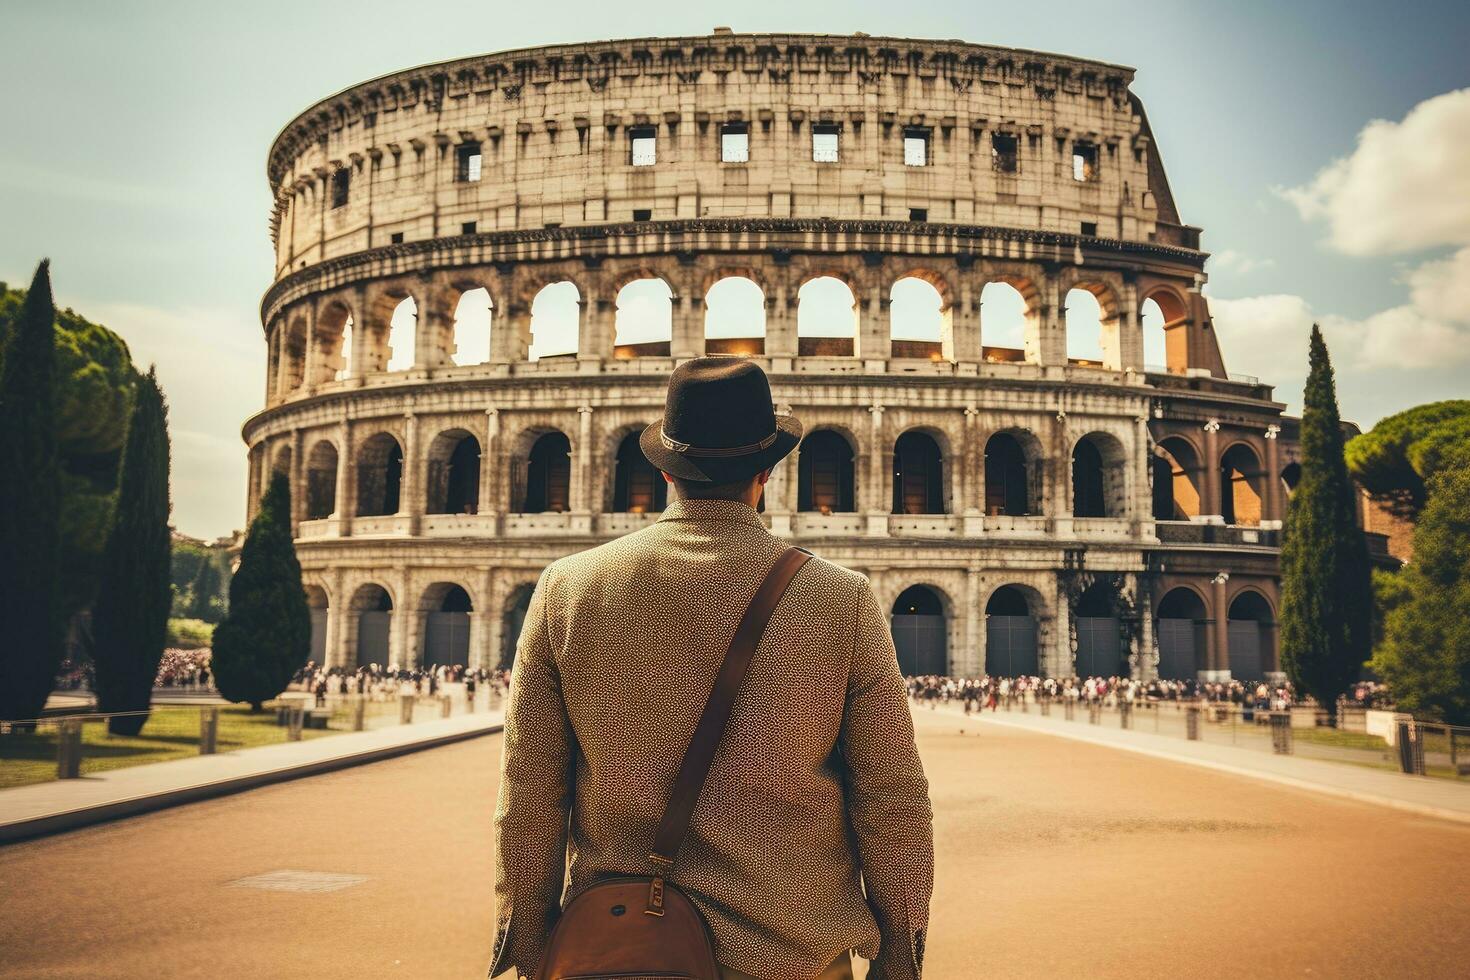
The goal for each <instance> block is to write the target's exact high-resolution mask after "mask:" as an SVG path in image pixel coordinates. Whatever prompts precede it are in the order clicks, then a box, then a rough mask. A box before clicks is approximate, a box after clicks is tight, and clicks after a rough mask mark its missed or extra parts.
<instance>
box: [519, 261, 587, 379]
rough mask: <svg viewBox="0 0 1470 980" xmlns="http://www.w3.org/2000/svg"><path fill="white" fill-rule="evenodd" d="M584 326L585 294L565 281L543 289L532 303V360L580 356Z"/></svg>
mask: <svg viewBox="0 0 1470 980" xmlns="http://www.w3.org/2000/svg"><path fill="white" fill-rule="evenodd" d="M581 323H582V294H581V293H580V292H579V291H578V290H577V286H576V284H575V283H573V282H570V281H567V280H563V281H562V282H554V283H551V284H550V285H548V286H543V287H541V291H540V292H538V293H537V294H536V298H535V299H533V300H532V301H531V347H530V351H529V352H528V357H529V359H530V360H533V361H538V360H540V359H541V358H543V357H563V356H566V355H569V354H575V353H577V340H578V334H579V333H580V327H581Z"/></svg>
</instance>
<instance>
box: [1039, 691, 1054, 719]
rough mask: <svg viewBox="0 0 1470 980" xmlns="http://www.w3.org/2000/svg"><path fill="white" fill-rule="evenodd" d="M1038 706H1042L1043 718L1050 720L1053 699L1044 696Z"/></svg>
mask: <svg viewBox="0 0 1470 980" xmlns="http://www.w3.org/2000/svg"><path fill="white" fill-rule="evenodd" d="M1037 704H1039V705H1040V706H1041V716H1042V717H1043V718H1050V717H1051V698H1049V697H1045V696H1043V697H1042V698H1041V700H1040V701H1038V702H1037Z"/></svg>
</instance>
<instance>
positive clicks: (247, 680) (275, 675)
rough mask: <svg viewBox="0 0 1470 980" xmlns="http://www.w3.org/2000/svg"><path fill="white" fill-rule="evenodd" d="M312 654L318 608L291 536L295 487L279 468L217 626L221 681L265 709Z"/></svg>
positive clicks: (228, 691)
mask: <svg viewBox="0 0 1470 980" xmlns="http://www.w3.org/2000/svg"><path fill="white" fill-rule="evenodd" d="M310 652H311V612H310V610H308V609H307V606H306V591H305V590H304V589H303V588H302V586H301V564H300V563H299V562H298V561H297V560H296V546H295V545H294V544H293V543H292V541H291V487H290V484H289V483H288V482H287V481H286V477H285V476H284V475H283V474H277V475H276V476H275V478H274V479H272V480H271V485H270V489H269V490H268V491H266V495H265V498H264V499H263V500H262V501H261V504H260V512H259V513H258V514H256V515H255V520H254V521H252V522H251V523H250V530H249V533H248V534H247V535H246V537H245V547H244V548H242V549H241V551H240V568H239V570H238V571H236V572H235V575H234V577H233V578H232V579H231V580H230V611H229V613H227V614H226V616H225V619H224V621H223V622H222V623H220V624H219V626H217V627H215V631H214V653H213V658H212V660H211V669H212V670H213V671H214V679H215V685H216V686H217V687H218V688H219V692H220V694H221V695H223V696H224V697H225V698H227V699H228V700H230V701H243V702H248V703H249V704H250V707H251V709H252V710H254V711H259V710H260V707H261V704H262V703H263V702H265V701H267V700H268V699H270V698H273V697H275V696H276V695H277V694H280V693H281V692H282V691H284V690H285V689H286V685H287V684H289V683H290V682H291V677H292V676H293V675H294V674H295V673H296V671H298V670H300V669H301V668H302V667H303V666H305V665H306V658H307V656H308V655H309V654H310Z"/></svg>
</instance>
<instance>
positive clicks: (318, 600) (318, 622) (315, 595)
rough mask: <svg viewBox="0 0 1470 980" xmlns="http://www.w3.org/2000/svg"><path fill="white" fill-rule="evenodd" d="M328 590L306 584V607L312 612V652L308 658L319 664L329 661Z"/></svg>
mask: <svg viewBox="0 0 1470 980" xmlns="http://www.w3.org/2000/svg"><path fill="white" fill-rule="evenodd" d="M328 605H329V603H328V601H327V590H326V589H324V588H322V587H321V586H320V585H308V586H306V608H307V610H308V611H309V612H310V613H311V653H310V654H309V655H308V656H307V659H308V660H310V661H312V662H313V663H315V664H317V665H318V666H320V665H322V664H325V663H326V662H327V607H328Z"/></svg>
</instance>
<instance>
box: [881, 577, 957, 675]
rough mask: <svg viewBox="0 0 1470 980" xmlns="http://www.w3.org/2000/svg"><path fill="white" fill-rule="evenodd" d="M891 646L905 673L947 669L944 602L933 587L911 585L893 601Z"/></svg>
mask: <svg viewBox="0 0 1470 980" xmlns="http://www.w3.org/2000/svg"><path fill="white" fill-rule="evenodd" d="M892 629H893V646H894V647H895V649H896V650H897V651H898V669H899V671H900V672H901V673H902V674H903V675H904V676H905V677H915V676H923V675H928V674H941V675H943V674H947V673H948V672H949V667H948V664H949V657H948V643H949V628H948V624H947V623H946V622H945V616H944V603H943V602H942V601H941V600H940V598H939V596H938V595H937V594H936V593H935V592H934V590H933V589H931V588H929V587H928V586H924V585H911V586H909V587H908V588H907V589H904V590H903V593H902V594H901V595H900V596H899V597H898V601H896V602H895V603H894V604H893V619H892Z"/></svg>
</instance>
